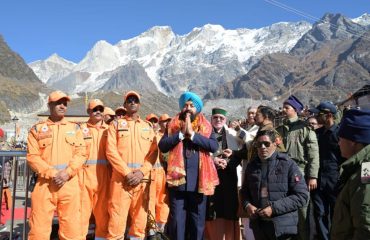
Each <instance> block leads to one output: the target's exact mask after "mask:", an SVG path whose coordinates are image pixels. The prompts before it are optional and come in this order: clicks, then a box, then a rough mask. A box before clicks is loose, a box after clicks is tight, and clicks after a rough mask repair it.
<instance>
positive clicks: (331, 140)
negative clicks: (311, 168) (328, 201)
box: [316, 124, 343, 191]
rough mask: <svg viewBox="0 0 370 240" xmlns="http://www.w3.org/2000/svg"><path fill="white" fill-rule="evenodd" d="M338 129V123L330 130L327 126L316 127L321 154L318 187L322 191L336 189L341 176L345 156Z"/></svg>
mask: <svg viewBox="0 0 370 240" xmlns="http://www.w3.org/2000/svg"><path fill="white" fill-rule="evenodd" d="M338 131H339V126H338V125H337V124H334V125H333V126H331V127H330V128H329V129H328V130H326V128H325V127H321V128H319V129H316V134H317V140H318V143H319V155H320V169H319V179H318V184H319V186H318V187H319V189H320V190H321V191H327V190H329V191H332V190H334V189H335V186H336V185H337V181H338V178H339V165H340V164H341V163H342V162H343V158H342V157H341V153H340V149H339V144H338V141H339V137H338Z"/></svg>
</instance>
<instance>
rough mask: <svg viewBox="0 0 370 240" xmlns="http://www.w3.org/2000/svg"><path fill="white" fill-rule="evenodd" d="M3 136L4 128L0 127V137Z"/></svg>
mask: <svg viewBox="0 0 370 240" xmlns="http://www.w3.org/2000/svg"><path fill="white" fill-rule="evenodd" d="M3 137H4V130H3V129H1V128H0V138H3Z"/></svg>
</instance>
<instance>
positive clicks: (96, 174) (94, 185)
mask: <svg viewBox="0 0 370 240" xmlns="http://www.w3.org/2000/svg"><path fill="white" fill-rule="evenodd" d="M80 126H81V130H82V133H83V137H84V140H85V143H86V151H87V152H86V155H87V160H86V162H85V164H84V165H83V168H82V169H81V170H80V172H79V177H80V182H81V184H82V185H83V191H82V226H83V228H82V229H83V237H86V235H87V233H88V229H89V220H90V217H91V213H93V214H94V217H95V226H96V227H95V238H99V239H105V238H106V237H107V235H108V221H109V215H108V199H109V184H110V178H111V175H112V174H111V172H112V168H111V166H110V164H109V162H108V160H107V158H106V155H105V147H106V143H107V136H108V135H107V134H108V133H107V130H108V125H107V124H106V123H104V122H103V124H102V125H101V126H98V127H97V126H94V125H92V124H90V123H83V124H81V125H80Z"/></svg>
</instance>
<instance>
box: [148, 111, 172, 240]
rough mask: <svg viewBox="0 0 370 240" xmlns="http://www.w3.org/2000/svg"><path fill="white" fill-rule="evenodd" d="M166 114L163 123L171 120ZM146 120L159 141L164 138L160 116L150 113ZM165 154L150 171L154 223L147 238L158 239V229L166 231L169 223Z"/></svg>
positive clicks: (150, 200)
mask: <svg viewBox="0 0 370 240" xmlns="http://www.w3.org/2000/svg"><path fill="white" fill-rule="evenodd" d="M166 115H167V114H165V116H163V115H162V116H161V119H162V124H163V121H165V122H167V123H168V122H169V121H170V120H171V118H170V117H169V116H168V115H167V117H166ZM146 120H147V121H149V122H151V123H152V127H153V129H154V131H155V133H156V137H157V141H158V142H159V140H160V139H161V138H162V136H163V134H164V131H163V132H161V131H160V129H158V128H159V126H158V125H159V118H158V117H157V115H155V114H154V113H151V114H148V116H146ZM163 156H164V155H163V154H162V153H159V155H158V158H157V161H156V162H155V164H154V166H153V169H152V170H151V172H150V177H151V179H152V182H151V183H150V196H149V211H150V217H151V218H153V219H152V221H154V222H152V225H151V226H149V233H148V237H147V240H149V239H156V234H158V233H156V230H159V231H161V232H164V227H165V225H166V223H167V219H168V214H169V211H170V209H169V207H168V195H167V188H166V171H165V165H166V162H165V160H164V158H163Z"/></svg>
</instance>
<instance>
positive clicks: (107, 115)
mask: <svg viewBox="0 0 370 240" xmlns="http://www.w3.org/2000/svg"><path fill="white" fill-rule="evenodd" d="M115 117H116V113H115V112H114V111H113V109H111V108H110V107H105V108H104V122H105V123H106V124H108V125H109V124H110V123H111V122H112V121H113V120H114V118H115Z"/></svg>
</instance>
